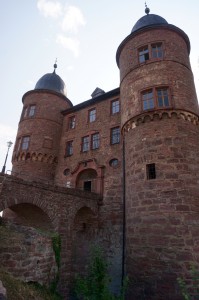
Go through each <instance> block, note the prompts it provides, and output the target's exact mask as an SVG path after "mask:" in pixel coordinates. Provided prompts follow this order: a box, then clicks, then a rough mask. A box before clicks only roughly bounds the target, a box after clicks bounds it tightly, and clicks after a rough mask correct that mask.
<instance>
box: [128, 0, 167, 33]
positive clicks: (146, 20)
mask: <svg viewBox="0 0 199 300" xmlns="http://www.w3.org/2000/svg"><path fill="white" fill-rule="evenodd" d="M145 6H146V5H145ZM149 12H150V9H149V8H148V7H147V6H146V8H145V13H146V15H145V16H144V17H142V18H140V19H139V20H138V21H137V22H136V23H135V25H134V26H133V29H132V31H131V32H135V31H137V30H139V29H141V28H144V27H147V26H153V25H160V24H168V22H167V21H166V20H165V19H164V18H162V17H160V16H158V15H154V14H149Z"/></svg>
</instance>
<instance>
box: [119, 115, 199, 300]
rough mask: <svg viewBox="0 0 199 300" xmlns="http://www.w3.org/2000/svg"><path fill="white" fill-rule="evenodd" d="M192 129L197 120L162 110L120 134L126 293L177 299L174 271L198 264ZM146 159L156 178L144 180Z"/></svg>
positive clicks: (197, 161) (198, 145) (197, 162)
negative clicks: (153, 166)
mask: <svg viewBox="0 0 199 300" xmlns="http://www.w3.org/2000/svg"><path fill="white" fill-rule="evenodd" d="M198 134H199V128H198V126H196V125H194V124H192V123H191V122H189V121H184V120H182V119H177V118H175V117H172V118H171V119H169V118H167V117H166V115H165V117H164V118H163V119H162V120H158V119H156V120H153V121H148V122H145V123H142V124H140V125H139V126H138V127H136V128H135V129H131V130H129V132H128V133H127V134H126V136H125V140H126V142H125V144H126V153H128V155H127V156H126V195H127V202H126V205H127V210H126V213H127V220H126V237H127V244H126V249H127V257H126V262H127V265H126V267H127V274H129V275H130V277H131V278H133V279H134V280H135V281H136V284H135V286H132V285H131V289H130V294H131V296H130V298H129V299H138V298H139V297H140V295H147V294H148V297H147V299H181V298H180V297H179V294H178V292H179V287H178V284H177V277H179V276H181V274H182V273H185V274H186V276H187V274H188V273H187V272H188V270H189V268H190V265H191V264H192V263H194V264H195V265H196V266H198V265H199V256H198V246H197V245H198V243H199V238H198V218H199V210H198V203H197V202H198V201H197V199H198V194H199V188H198V180H199V156H198V154H199V142H198V138H197V137H198ZM148 163H155V164H156V179H151V180H147V178H146V164H148ZM132 295H134V298H133V297H132Z"/></svg>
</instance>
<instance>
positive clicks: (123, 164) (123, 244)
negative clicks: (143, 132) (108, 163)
mask: <svg viewBox="0 0 199 300" xmlns="http://www.w3.org/2000/svg"><path fill="white" fill-rule="evenodd" d="M122 158H123V162H122V175H123V182H122V186H123V232H122V233H123V235H122V286H123V283H124V277H125V250H126V182H125V133H124V135H123V147H122Z"/></svg>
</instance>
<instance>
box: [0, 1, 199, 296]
mask: <svg viewBox="0 0 199 300" xmlns="http://www.w3.org/2000/svg"><path fill="white" fill-rule="evenodd" d="M145 12H146V15H145V16H144V17H142V18H141V19H139V20H138V21H137V23H136V24H135V25H134V27H133V29H132V31H131V33H130V35H128V36H127V37H126V38H125V39H124V41H123V42H122V43H121V44H120V46H119V48H118V50H117V55H116V58H117V64H118V67H119V69H120V88H117V89H115V90H112V91H109V92H106V93H105V92H104V91H103V90H101V89H99V88H97V89H96V90H95V91H94V92H93V93H92V95H91V96H92V98H91V99H90V100H87V101H84V102H82V103H80V104H78V105H76V106H73V104H72V103H71V101H70V100H69V99H68V98H67V96H66V91H65V84H64V82H63V81H62V79H61V78H60V77H59V76H58V75H57V74H56V72H55V70H54V72H53V73H52V74H46V75H44V76H43V77H42V78H41V79H40V80H39V81H38V82H37V84H36V86H35V89H34V90H32V91H29V92H27V93H26V94H25V95H24V96H23V98H22V100H23V105H24V106H23V111H22V116H21V120H20V122H19V129H18V133H17V138H16V143H15V148H14V152H13V176H18V177H19V178H22V179H24V180H28V181H29V182H30V181H33V182H34V183H35V182H40V183H48V184H50V185H52V186H53V185H55V186H56V188H55V189H54V188H53V191H51V192H52V193H54V194H53V195H54V196H53V197H52V194H49V195H48V189H47V188H46V186H45V193H38V192H37V193H38V194H39V195H41V198H40V199H39V201H37V202H36V200H34V199H35V198H34V199H33V200H32V199H31V193H29V194H30V198H29V203H31V201H32V203H34V205H39V204H40V203H42V202H43V199H42V195H43V197H44V195H45V203H46V207H47V208H45V209H46V211H45V213H46V214H47V215H48V214H51V217H52V216H53V217H52V219H53V222H55V223H56V230H57V231H58V232H60V233H61V235H63V239H64V242H65V244H64V243H63V245H64V246H63V247H66V248H65V249H64V250H63V253H67V255H65V256H64V255H63V256H64V257H62V259H63V260H64V263H65V265H64V266H65V267H64V270H63V271H62V273H63V274H67V277H64V276H65V275H64V276H63V277H61V280H62V282H64V284H65V282H66V280H65V278H67V282H69V281H70V280H71V278H72V275H73V274H74V273H75V272H78V270H79V269H80V268H82V267H84V262H85V261H86V259H87V256H88V251H87V248H88V244H92V243H93V242H94V243H96V242H97V243H98V244H100V245H101V246H102V247H103V248H104V249H105V251H106V254H107V257H108V258H109V259H110V262H111V263H112V267H111V270H110V273H111V275H112V277H113V281H114V284H113V285H114V287H113V288H115V287H117V288H118V286H119V285H120V283H121V278H122V277H123V276H124V275H125V274H127V275H128V276H129V279H130V284H129V291H128V299H130V300H134V299H136V300H137V299H141V300H142V299H147V300H150V299H153V300H154V299H157V300H160V299H165V300H168V299H171V300H177V299H180V296H179V287H178V284H177V277H179V276H181V275H182V274H187V272H188V269H189V266H190V264H191V263H194V264H196V265H197V266H198V264H199V256H198V245H199V237H198V224H199V221H198V220H199V204H198V195H199V187H198V182H199V155H198V152H199V140H198V134H199V128H198V124H199V109H198V102H197V96H196V91H195V86H194V79H193V74H192V71H191V66H190V62H189V52H190V42H189V38H188V36H187V35H186V34H185V33H184V32H183V31H182V30H181V29H179V28H178V27H176V26H174V25H171V24H168V22H167V21H166V20H165V19H163V18H162V17H160V16H158V15H154V14H149V9H148V8H147V7H146V10H145ZM56 67H57V66H56V64H55V65H54V68H55V69H56ZM102 125H103V126H102ZM24 186H25V185H24ZM68 187H70V192H68V190H67V188H68ZM59 188H60V189H61V190H59ZM72 188H73V189H74V190H73V191H71V190H72ZM23 189H25V187H24V188H23ZM29 189H30V185H29ZM37 189H38V190H39V189H42V185H41V186H38V187H37ZM80 189H82V190H83V192H82V191H81V192H82V193H79V190H80ZM88 191H89V192H94V193H96V194H98V196H100V197H101V198H100V201H99V199H98V198H95V196H94V194H92V193H90V194H89V196H87V195H88V194H87V193H88ZM59 193H60V194H59ZM67 193H68V194H70V197H68V195H67ZM73 193H74V195H75V196H74V195H73ZM23 195H25V190H23ZM60 195H61V196H60ZM60 197H63V198H62V202H61V205H62V208H61V209H60V206H59V205H60V202H59V201H60ZM19 199H20V196H19ZM49 199H53V204H52V203H51V202H49V201H50V200H49ZM55 199H56V200H55ZM65 199H66V201H65ZM68 199H69V200H68ZM74 199H75V200H74ZM82 199H84V200H82ZM96 199H97V201H94V200H96ZM25 201H26V200H25ZM34 201H35V202H34ZM56 201H57V204H59V205H56ZM75 201H76V202H75ZM10 203H12V201H11V200H10ZM35 203H36V204H35ZM38 203H39V204H38ZM48 203H50V205H51V204H52V207H53V205H54V206H55V207H54V208H52V209H51V207H50V206H49V207H50V208H49V210H48ZM99 203H100V204H99ZM0 204H1V203H0ZM15 204H16V200H13V203H12V205H11V204H10V206H11V207H12V209H13V207H14V205H15ZM22 206H23V203H22V204H21V206H20V209H21V207H22ZM7 208H9V207H7ZM40 208H41V209H43V207H42V205H41V207H40ZM13 210H14V209H13ZM24 210H25V208H24ZM15 211H17V210H15ZM18 211H19V210H18ZM5 216H6V214H5ZM7 216H8V217H9V213H7ZM56 216H57V219H56ZM66 216H67V218H66ZM68 216H69V217H68ZM58 218H59V219H58ZM63 224H64V225H63ZM64 226H67V231H66V228H65V227H64ZM74 249H75V250H74ZM64 251H65V252H64ZM75 255H76V256H75ZM64 272H65V273H64ZM63 278H64V280H63ZM117 288H115V289H116V290H117ZM68 290H69V287H67V291H68Z"/></svg>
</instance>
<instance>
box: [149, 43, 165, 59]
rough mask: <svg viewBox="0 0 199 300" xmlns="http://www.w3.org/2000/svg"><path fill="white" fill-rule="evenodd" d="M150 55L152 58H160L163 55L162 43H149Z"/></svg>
mask: <svg viewBox="0 0 199 300" xmlns="http://www.w3.org/2000/svg"><path fill="white" fill-rule="evenodd" d="M151 56H152V57H153V58H162V57H163V49H162V43H157V44H153V45H151Z"/></svg>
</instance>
